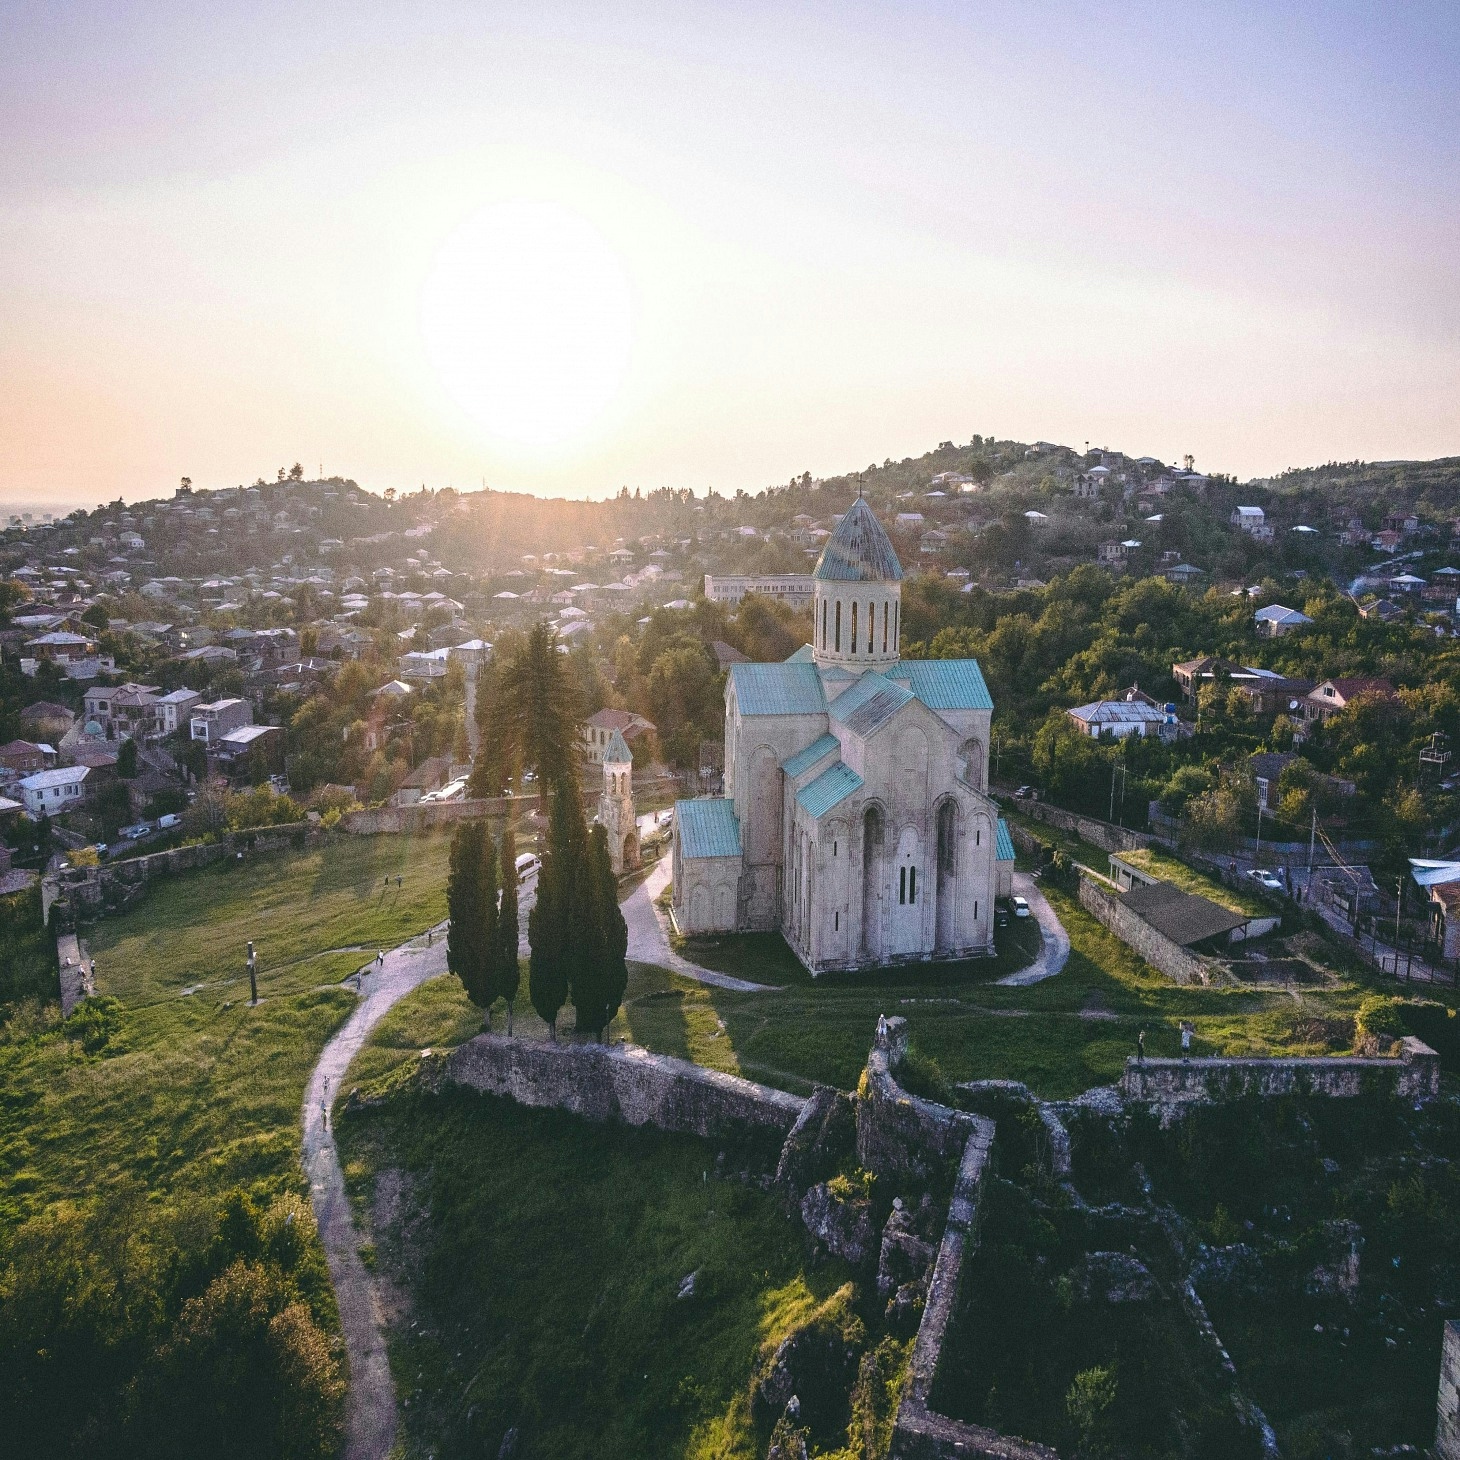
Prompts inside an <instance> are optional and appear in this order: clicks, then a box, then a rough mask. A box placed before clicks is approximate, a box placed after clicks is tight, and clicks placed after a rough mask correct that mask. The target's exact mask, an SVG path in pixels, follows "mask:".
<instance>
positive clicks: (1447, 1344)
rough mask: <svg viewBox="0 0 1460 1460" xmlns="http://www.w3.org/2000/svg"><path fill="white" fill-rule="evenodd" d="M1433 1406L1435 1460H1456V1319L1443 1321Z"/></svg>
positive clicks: (1459, 1377)
mask: <svg viewBox="0 0 1460 1460" xmlns="http://www.w3.org/2000/svg"><path fill="white" fill-rule="evenodd" d="M1437 1407H1438V1409H1439V1422H1438V1424H1437V1425H1436V1428H1435V1460H1460V1323H1457V1322H1456V1321H1455V1320H1454V1319H1453V1318H1449V1319H1446V1321H1445V1339H1444V1347H1443V1348H1442V1349H1441V1351H1440V1395H1439V1401H1438V1405H1437Z"/></svg>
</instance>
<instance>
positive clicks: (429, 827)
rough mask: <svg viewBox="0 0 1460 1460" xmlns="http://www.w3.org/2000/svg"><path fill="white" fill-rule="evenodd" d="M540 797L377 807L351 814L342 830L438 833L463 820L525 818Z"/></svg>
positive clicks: (373, 833) (342, 823) (344, 819)
mask: <svg viewBox="0 0 1460 1460" xmlns="http://www.w3.org/2000/svg"><path fill="white" fill-rule="evenodd" d="M537 803H538V798H537V797H536V796H494V797H483V798H480V799H477V800H472V801H432V802H430V803H428V804H427V805H425V806H422V805H420V804H419V803H417V804H416V805H414V806H375V807H371V808H369V809H367V810H363V811H347V812H346V813H345V814H344V815H343V816H342V817H340V829H341V830H342V831H346V832H349V833H350V834H351V835H352V836H383V835H386V834H405V835H407V836H409V835H411V834H412V833H415V832H428V831H434V830H435V829H436V828H437V827H440V826H455V825H456V823H457V822H459V821H480V820H481V819H482V818H483V817H491V816H500V817H507V816H523V815H526V814H528V813H529V812H532V811H536V810H537Z"/></svg>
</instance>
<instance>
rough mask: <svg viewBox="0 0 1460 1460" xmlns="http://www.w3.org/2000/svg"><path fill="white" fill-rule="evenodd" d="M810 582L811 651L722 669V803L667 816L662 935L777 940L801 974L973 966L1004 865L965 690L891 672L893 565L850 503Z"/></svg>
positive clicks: (938, 677) (895, 619) (914, 670)
mask: <svg viewBox="0 0 1460 1460" xmlns="http://www.w3.org/2000/svg"><path fill="white" fill-rule="evenodd" d="M813 577H814V588H815V592H814V597H813V600H812V610H813V642H812V643H810V644H807V645H805V646H804V647H803V648H801V649H798V650H797V651H796V653H794V654H793V655H792V656H791V657H790V658H789V659H788V660H786V661H785V663H783V664H735V665H732V666H731V669H730V677H729V680H728V682H727V683H726V686H725V794H724V795H723V796H714V797H701V798H698V799H696V800H693V801H680V802H679V803H678V804H677V805H676V806H675V815H674V863H673V877H674V893H673V907H674V916H675V922H676V923H677V925H678V927H679V929H680V931H681V932H684V933H708V932H737V931H738V932H753V931H769V930H772V929H779V930H780V931H781V933H782V934H783V935H784V936H785V938H786V941H787V942H788V943H789V944H790V945H791V947H792V948H793V949H795V951H796V954H797V956H798V957H799V958H800V959H801V960H802V962H803V963H805V965H806V966H807V968H809V969H810V970H811V971H812V972H813V973H821V972H825V971H827V970H830V969H852V968H869V967H875V966H878V965H881V964H886V963H895V962H902V961H912V960H919V959H933V958H938V959H945V958H967V957H972V956H976V955H980V954H986V953H991V952H992V951H993V946H994V934H993V929H994V916H995V914H994V899H995V897H996V896H997V895H1000V894H1005V893H1007V892H1008V890H1009V879H1010V876H1011V874H1012V870H1013V861H1014V849H1013V844H1012V843H1011V842H1010V840H1009V833H1008V829H1007V828H1006V827H1005V826H1004V825H1003V824H1002V823H1001V822H1000V821H999V815H998V808H997V806H996V805H995V803H994V802H993V801H991V800H990V799H989V796H988V747H989V722H990V720H991V719H992V716H993V708H994V706H993V701H992V699H990V697H989V692H988V686H987V685H986V684H985V683H984V678H983V673H982V671H981V670H980V669H979V667H978V663H977V661H975V660H972V659H932V660H904V659H902V657H901V655H900V653H899V648H898V644H899V634H900V632H901V627H902V625H901V608H902V565H901V564H900V563H899V562H898V560H897V554H896V552H895V551H894V550H893V547H892V543H891V542H890V541H889V540H888V537H887V534H886V533H885V532H884V531H883V529H882V525H881V524H880V523H879V522H878V521H877V518H876V517H875V516H874V515H873V512H872V509H871V508H870V507H869V506H868V505H867V503H866V501H865V500H863V499H862V498H860V497H859V498H858V499H857V501H856V502H855V503H854V504H853V506H852V508H851V510H850V511H848V512H847V514H846V515H845V516H844V517H843V518H842V520H841V521H840V522H839V523H838V524H837V527H836V530H835V532H833V533H832V535H831V537H829V538H828V539H827V542H826V546H825V548H824V549H823V551H822V554H821V557H820V558H819V560H818V561H817V564H816V570H815V573H814V575H813Z"/></svg>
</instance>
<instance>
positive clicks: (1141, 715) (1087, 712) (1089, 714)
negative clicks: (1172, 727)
mask: <svg viewBox="0 0 1460 1460" xmlns="http://www.w3.org/2000/svg"><path fill="white" fill-rule="evenodd" d="M1069 713H1070V714H1071V715H1072V716H1073V717H1074V718H1075V719H1076V720H1082V721H1083V722H1084V723H1085V724H1087V725H1160V724H1163V723H1164V722H1165V719H1166V714H1165V711H1163V710H1158V709H1157V708H1156V707H1155V705H1144V704H1142V703H1141V702H1140V701H1139V700H1095V701H1093V702H1092V703H1091V704H1088V705H1076V706H1075V708H1074V709H1073V710H1071V711H1070V712H1069Z"/></svg>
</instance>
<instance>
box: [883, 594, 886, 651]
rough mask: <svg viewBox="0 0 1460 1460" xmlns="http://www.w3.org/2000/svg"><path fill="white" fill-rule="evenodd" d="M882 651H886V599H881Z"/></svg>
mask: <svg viewBox="0 0 1460 1460" xmlns="http://www.w3.org/2000/svg"><path fill="white" fill-rule="evenodd" d="M882 652H883V653H884V654H885V653H886V652H887V600H886V599H883V601H882Z"/></svg>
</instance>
